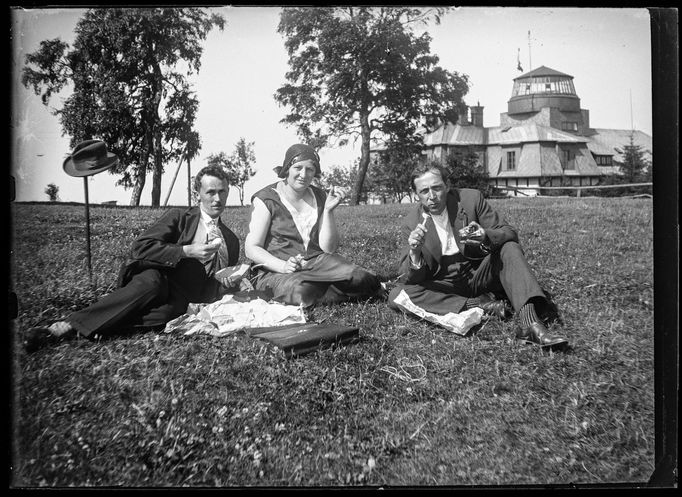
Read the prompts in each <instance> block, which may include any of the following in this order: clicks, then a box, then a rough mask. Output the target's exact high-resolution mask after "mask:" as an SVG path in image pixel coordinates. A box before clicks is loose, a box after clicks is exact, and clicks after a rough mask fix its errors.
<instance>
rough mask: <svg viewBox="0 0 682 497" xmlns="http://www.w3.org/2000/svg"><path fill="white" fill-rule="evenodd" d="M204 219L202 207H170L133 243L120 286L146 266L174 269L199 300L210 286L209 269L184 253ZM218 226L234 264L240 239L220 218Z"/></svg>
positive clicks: (189, 292)
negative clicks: (201, 220)
mask: <svg viewBox="0 0 682 497" xmlns="http://www.w3.org/2000/svg"><path fill="white" fill-rule="evenodd" d="M200 218H201V212H200V210H199V207H191V208H189V209H185V210H183V209H170V210H169V211H168V212H166V213H165V214H164V215H163V216H161V217H160V218H159V219H158V220H157V221H156V222H155V223H154V224H153V225H152V226H150V227H149V228H148V229H147V230H146V231H145V232H144V233H142V234H141V235H140V236H139V237H137V239H136V240H135V241H134V242H133V245H132V247H131V254H130V258H129V259H128V260H127V261H126V263H125V264H124V265H123V267H122V268H121V270H120V272H119V276H118V285H119V286H124V285H125V284H127V283H128V282H129V281H130V279H131V278H132V277H133V276H134V275H135V274H137V273H139V272H141V271H144V270H146V269H150V268H153V269H161V270H165V271H171V272H172V275H173V278H174V279H176V280H177V281H180V282H181V283H182V286H183V288H184V289H186V291H187V295H188V296H189V297H190V300H194V301H196V299H197V298H199V295H202V294H203V292H204V290H205V289H206V288H205V287H206V285H207V277H206V272H205V270H204V266H203V264H202V263H201V262H200V261H198V260H197V259H192V258H187V257H185V256H184V253H183V250H182V246H183V245H189V244H191V243H192V239H193V238H194V234H195V233H196V231H197V226H198V225H199V219H200ZM218 226H219V228H220V231H221V232H222V234H223V238H224V239H225V243H226V244H227V250H228V254H229V265H230V266H233V265H235V264H236V263H237V260H238V259H239V239H238V238H237V236H236V235H235V234H234V233H233V232H232V231H231V230H230V229H229V228H228V227H227V226H225V225H224V224H223V222H222V220H220V219H219V220H218ZM211 281H215V279H214V278H211ZM216 283H217V282H216Z"/></svg>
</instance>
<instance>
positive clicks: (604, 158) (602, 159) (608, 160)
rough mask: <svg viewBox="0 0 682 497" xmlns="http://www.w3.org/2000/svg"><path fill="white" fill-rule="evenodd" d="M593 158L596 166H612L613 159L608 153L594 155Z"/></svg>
mask: <svg viewBox="0 0 682 497" xmlns="http://www.w3.org/2000/svg"><path fill="white" fill-rule="evenodd" d="M594 160H595V162H596V163H597V165H598V166H602V167H610V166H613V159H612V157H611V156H610V155H595V156H594Z"/></svg>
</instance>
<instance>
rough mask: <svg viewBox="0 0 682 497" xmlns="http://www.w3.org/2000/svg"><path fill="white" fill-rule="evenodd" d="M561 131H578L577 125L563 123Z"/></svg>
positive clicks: (567, 122) (568, 122)
mask: <svg viewBox="0 0 682 497" xmlns="http://www.w3.org/2000/svg"><path fill="white" fill-rule="evenodd" d="M561 129H562V130H564V131H578V123H574V122H570V121H563V122H562V123H561Z"/></svg>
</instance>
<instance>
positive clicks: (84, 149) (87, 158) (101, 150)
mask: <svg viewBox="0 0 682 497" xmlns="http://www.w3.org/2000/svg"><path fill="white" fill-rule="evenodd" d="M116 163H118V156H117V155H116V154H114V153H111V152H108V151H107V145H106V143H104V142H103V141H101V140H85V141H82V142H80V143H79V144H78V145H76V148H74V149H73V152H72V153H71V155H69V156H68V157H67V158H66V160H64V172H66V174H68V175H69V176H90V175H93V174H97V173H100V172H102V171H104V170H105V169H109V168H110V167H113V166H115V165H116Z"/></svg>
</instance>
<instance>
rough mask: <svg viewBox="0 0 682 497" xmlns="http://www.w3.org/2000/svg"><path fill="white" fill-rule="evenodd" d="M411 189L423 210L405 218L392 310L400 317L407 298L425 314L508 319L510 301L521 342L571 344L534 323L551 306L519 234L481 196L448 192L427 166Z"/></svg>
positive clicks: (438, 173) (439, 173)
mask: <svg viewBox="0 0 682 497" xmlns="http://www.w3.org/2000/svg"><path fill="white" fill-rule="evenodd" d="M412 187H413V189H414V191H415V192H416V194H417V196H418V197H419V201H420V203H419V205H418V206H417V208H416V209H415V210H414V211H412V212H411V213H410V214H409V215H408V216H407V217H406V222H405V225H404V227H403V230H404V233H405V238H406V239H407V247H406V248H405V250H404V252H403V255H402V259H401V273H402V282H401V284H399V285H397V286H396V287H394V288H393V289H392V290H391V292H390V294H389V305H390V306H391V307H393V308H396V309H400V310H404V309H402V308H401V307H400V306H399V305H398V304H397V303H396V302H395V299H396V297H398V295H399V294H400V292H401V291H404V292H405V293H406V294H407V296H408V297H409V298H410V300H411V301H412V303H413V304H415V305H416V306H418V307H421V308H422V309H424V310H425V311H427V312H430V313H434V314H447V313H449V312H461V311H463V310H466V309H470V308H472V307H480V308H482V309H483V311H484V313H485V314H487V315H493V316H498V317H500V318H502V319H505V318H507V317H508V311H509V309H508V307H507V304H506V300H507V299H508V300H509V301H510V302H511V305H512V307H513V309H514V310H515V311H516V313H517V316H518V319H519V329H518V332H517V334H516V336H517V338H518V339H520V340H524V341H526V342H529V343H533V344H536V345H539V346H541V347H553V348H554V347H556V348H558V347H564V346H566V345H567V343H568V341H567V340H566V339H565V338H564V337H561V336H559V335H557V334H553V333H550V331H549V330H548V329H547V327H546V326H545V324H544V323H543V321H542V319H541V318H540V317H538V314H540V316H543V317H547V316H548V314H549V313H550V312H551V310H552V306H551V304H550V302H549V301H548V299H547V297H546V295H545V293H544V292H543V291H542V289H541V288H540V285H539V284H538V282H537V280H536V278H535V276H534V275H533V273H532V271H531V269H530V267H529V265H528V262H527V261H526V259H525V257H524V255H523V251H522V250H521V246H520V245H519V241H518V235H517V233H516V230H515V229H514V228H513V227H512V226H510V225H509V224H507V223H505V222H504V220H503V219H502V218H501V217H500V215H499V214H498V213H497V212H496V211H494V210H493V209H492V207H490V204H488V202H486V200H485V199H484V197H483V195H482V194H481V192H479V191H478V190H473V189H468V188H461V189H456V188H453V189H451V188H449V187H448V185H447V173H446V171H445V170H444V169H443V168H442V167H440V166H434V165H428V164H427V165H423V166H419V167H418V168H417V169H416V170H415V171H414V173H413V174H412ZM496 294H497V295H502V296H504V298H502V299H498V298H497V296H496Z"/></svg>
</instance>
